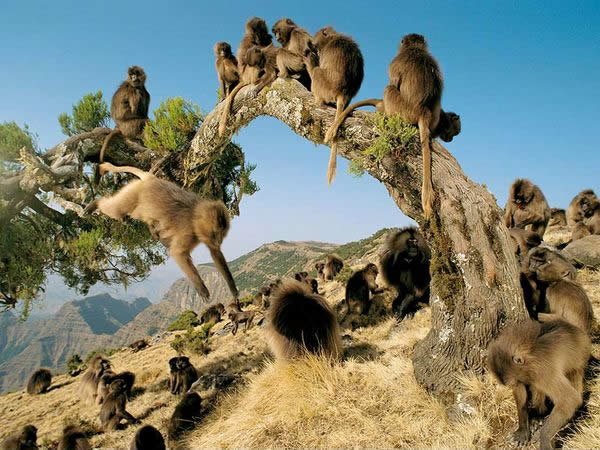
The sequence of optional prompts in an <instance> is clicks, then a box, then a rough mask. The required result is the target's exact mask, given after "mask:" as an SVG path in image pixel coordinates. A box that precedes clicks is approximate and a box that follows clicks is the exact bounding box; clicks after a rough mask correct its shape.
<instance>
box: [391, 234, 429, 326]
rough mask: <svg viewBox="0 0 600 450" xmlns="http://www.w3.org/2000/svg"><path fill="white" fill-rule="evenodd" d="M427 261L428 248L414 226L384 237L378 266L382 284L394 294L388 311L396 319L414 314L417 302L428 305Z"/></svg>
mask: <svg viewBox="0 0 600 450" xmlns="http://www.w3.org/2000/svg"><path fill="white" fill-rule="evenodd" d="M430 260H431V251H430V250H429V246H428V245H427V243H426V242H425V239H424V238H423V235H422V234H421V233H420V232H419V230H417V229H416V228H415V227H407V228H402V229H400V230H398V231H396V232H395V233H392V234H391V235H390V237H389V238H388V240H387V242H386V245H385V249H384V251H383V253H382V254H381V257H380V260H379V265H380V267H381V276H382V277H383V281H384V282H385V283H386V284H387V285H388V286H392V287H394V288H395V289H396V290H397V292H398V296H397V297H396V299H395V300H394V301H393V303H392V310H393V311H394V313H395V314H396V316H397V317H398V318H399V319H402V318H403V317H404V316H405V315H407V314H409V313H411V312H414V311H415V309H416V306H417V305H418V303H419V302H423V303H429V282H430V281H431V276H430V275H429V262H430Z"/></svg>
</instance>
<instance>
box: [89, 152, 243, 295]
mask: <svg viewBox="0 0 600 450" xmlns="http://www.w3.org/2000/svg"><path fill="white" fill-rule="evenodd" d="M107 171H112V172H126V173H132V174H134V175H135V176H137V177H138V178H140V179H139V180H135V181H132V182H130V183H128V184H127V186H125V187H123V188H122V189H120V190H119V192H117V193H116V194H114V195H112V196H110V197H103V198H99V199H96V200H94V201H93V202H91V203H90V204H89V205H88V206H87V207H86V208H85V210H84V213H85V214H89V213H91V212H93V211H94V210H96V209H99V210H100V211H102V213H104V214H105V215H107V216H109V217H112V218H113V219H115V220H123V218H124V217H125V216H129V217H131V218H132V219H137V220H141V221H142V222H144V223H146V225H148V226H149V227H151V228H152V229H153V230H154V231H153V232H154V233H155V234H156V235H157V236H158V238H159V239H160V241H161V242H162V243H163V244H164V245H165V246H166V247H167V248H168V249H169V254H170V255H171V257H172V258H173V259H174V260H175V262H176V263H177V264H178V265H179V267H180V268H181V270H183V272H184V273H185V274H186V276H187V277H188V279H189V280H190V282H191V283H192V284H193V285H194V287H195V288H196V291H197V292H198V294H199V295H200V297H201V298H203V299H205V300H208V298H209V296H210V293H209V292H208V289H207V288H206V285H205V284H204V282H203V281H202V278H200V274H199V273H198V270H197V269H196V267H195V266H194V263H193V262H192V257H191V255H190V254H191V251H192V250H193V249H194V248H195V247H196V246H197V245H198V244H199V243H203V244H205V245H206V246H207V247H208V249H209V251H210V255H211V256H212V259H213V261H214V263H215V266H217V269H219V272H221V275H222V276H223V278H225V281H226V282H227V285H228V286H229V290H230V291H231V294H232V295H233V298H234V299H235V300H236V301H237V298H238V290H237V287H236V286H235V281H234V280H233V276H232V275H231V272H230V271H229V267H228V266H227V261H226V260H225V257H224V256H223V253H222V252H221V244H222V243H223V239H225V236H227V232H228V231H229V212H228V211H227V208H226V207H225V205H224V204H223V202H221V201H213V200H204V199H202V198H200V197H199V196H198V195H196V194H194V193H191V192H187V191H185V190H184V189H182V188H180V187H179V186H177V185H176V184H174V183H171V182H170V181H166V180H161V179H160V178H157V177H155V176H154V175H153V174H151V173H149V172H144V171H143V170H140V169H138V168H136V167H129V166H123V167H117V166H113V165H112V164H110V163H102V164H101V165H100V172H101V173H105V172H107Z"/></svg>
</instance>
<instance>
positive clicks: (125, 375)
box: [96, 370, 135, 405]
mask: <svg viewBox="0 0 600 450" xmlns="http://www.w3.org/2000/svg"><path fill="white" fill-rule="evenodd" d="M115 380H123V382H124V383H125V394H127V398H128V399H129V398H131V391H132V389H133V385H134V383H135V374H134V373H132V372H121V373H115V372H113V371H112V370H108V371H106V372H105V373H104V374H103V375H102V376H101V377H100V381H99V382H98V392H97V393H96V404H97V405H101V404H102V402H104V400H106V397H107V396H108V394H109V392H110V385H111V384H112V382H113V381H115Z"/></svg>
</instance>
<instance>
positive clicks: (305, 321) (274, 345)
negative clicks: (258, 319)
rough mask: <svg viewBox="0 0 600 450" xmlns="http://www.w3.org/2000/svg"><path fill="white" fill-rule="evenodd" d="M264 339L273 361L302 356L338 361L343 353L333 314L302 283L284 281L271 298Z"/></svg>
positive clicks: (323, 302) (324, 301) (323, 300)
mask: <svg viewBox="0 0 600 450" xmlns="http://www.w3.org/2000/svg"><path fill="white" fill-rule="evenodd" d="M267 318H268V325H267V328H266V337H267V342H268V343H269V347H270V349H271V351H272V352H273V354H274V355H275V358H277V359H292V358H297V357H300V356H302V355H303V354H304V353H305V352H309V353H313V354H317V355H322V356H325V357H327V358H331V359H339V358H340V357H341V353H342V342H341V338H340V330H339V326H338V322H337V318H336V315H335V312H334V311H333V309H332V308H331V306H329V303H327V300H325V299H324V298H323V297H321V296H320V295H315V294H312V293H311V292H310V291H309V288H308V286H307V285H306V284H305V283H300V282H298V281H295V280H293V281H287V282H285V283H284V284H283V285H281V287H279V288H278V289H277V291H276V292H275V293H274V294H273V296H272V299H271V306H270V307H269V310H268V312H267Z"/></svg>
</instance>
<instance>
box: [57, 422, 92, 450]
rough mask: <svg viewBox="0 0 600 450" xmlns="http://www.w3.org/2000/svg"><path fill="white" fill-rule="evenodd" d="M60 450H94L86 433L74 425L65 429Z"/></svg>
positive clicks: (60, 442) (59, 446) (59, 445)
mask: <svg viewBox="0 0 600 450" xmlns="http://www.w3.org/2000/svg"><path fill="white" fill-rule="evenodd" d="M58 450H92V447H91V446H90V443H89V442H88V440H87V438H86V437H85V434H84V433H82V432H81V431H80V430H78V429H77V428H76V427H74V426H73V425H69V426H67V427H65V428H64V429H63V434H62V436H61V438H60V441H59V443H58Z"/></svg>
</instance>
